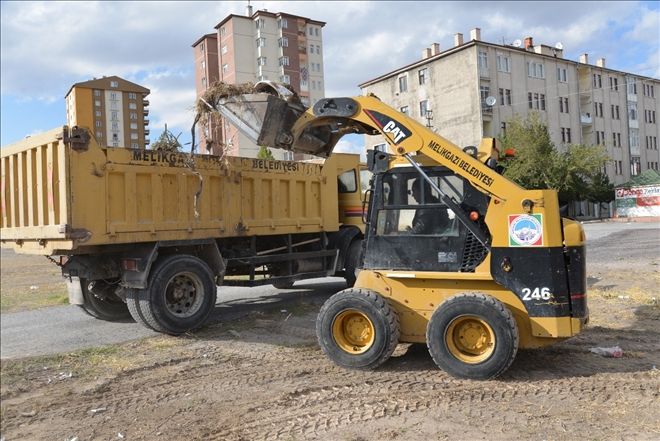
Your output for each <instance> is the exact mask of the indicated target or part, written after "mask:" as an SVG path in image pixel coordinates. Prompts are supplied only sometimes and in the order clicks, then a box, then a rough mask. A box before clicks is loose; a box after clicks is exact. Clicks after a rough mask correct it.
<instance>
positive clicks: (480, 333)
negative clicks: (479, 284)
mask: <svg viewBox="0 0 660 441" xmlns="http://www.w3.org/2000/svg"><path fill="white" fill-rule="evenodd" d="M426 344H427V346H428V348H429V353H430V354H431V357H432V358H433V361H435V364H437V365H438V367H439V368H440V369H442V370H444V371H445V372H447V373H448V374H450V375H452V376H454V377H459V378H468V379H475V380H486V379H489V378H495V377H497V376H498V375H500V374H502V373H503V372H504V371H506V370H507V369H508V368H509V366H510V365H511V363H512V362H513V359H514V358H515V357H516V352H517V351H518V328H517V326H516V321H515V319H514V318H513V314H511V311H509V309H508V308H507V307H506V306H504V305H503V304H502V303H501V302H499V301H498V300H496V299H494V298H493V297H490V296H487V295H484V294H478V293H466V294H459V295H456V296H453V297H450V298H449V299H447V300H446V301H445V302H444V303H442V304H441V305H440V306H439V307H438V308H437V309H436V310H435V312H434V313H433V315H432V316H431V320H430V321H429V324H428V326H427V328H426Z"/></svg>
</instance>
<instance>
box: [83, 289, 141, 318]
mask: <svg viewBox="0 0 660 441" xmlns="http://www.w3.org/2000/svg"><path fill="white" fill-rule="evenodd" d="M80 284H81V285H82V292H83V300H84V303H83V304H82V305H78V306H80V309H82V310H83V311H84V312H86V313H87V314H89V315H91V316H92V317H94V318H97V319H99V320H106V321H110V322H112V321H117V320H124V319H127V318H129V317H130V316H131V315H130V313H129V312H128V307H127V306H126V303H124V302H123V301H122V300H121V299H120V298H119V297H117V296H116V295H115V293H114V288H115V287H114V285H112V284H109V283H107V282H105V281H103V280H94V281H91V282H90V281H87V280H86V279H80ZM90 287H91V288H92V290H90Z"/></svg>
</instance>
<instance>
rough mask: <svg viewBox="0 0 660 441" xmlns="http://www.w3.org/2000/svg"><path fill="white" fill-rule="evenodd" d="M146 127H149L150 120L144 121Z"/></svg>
mask: <svg viewBox="0 0 660 441" xmlns="http://www.w3.org/2000/svg"><path fill="white" fill-rule="evenodd" d="M144 125H145V126H148V125H149V120H148V119H147V118H145V119H144Z"/></svg>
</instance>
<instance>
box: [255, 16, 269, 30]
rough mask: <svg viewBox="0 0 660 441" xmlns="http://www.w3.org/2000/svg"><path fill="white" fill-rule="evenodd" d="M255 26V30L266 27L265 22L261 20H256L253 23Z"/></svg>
mask: <svg viewBox="0 0 660 441" xmlns="http://www.w3.org/2000/svg"><path fill="white" fill-rule="evenodd" d="M254 24H255V26H256V27H257V29H263V28H264V26H265V25H266V22H265V20H264V19H263V18H258V19H256V20H255V21H254Z"/></svg>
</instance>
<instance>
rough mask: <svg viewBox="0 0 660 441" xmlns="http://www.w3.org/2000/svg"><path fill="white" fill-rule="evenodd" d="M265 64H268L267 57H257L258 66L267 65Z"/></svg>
mask: <svg viewBox="0 0 660 441" xmlns="http://www.w3.org/2000/svg"><path fill="white" fill-rule="evenodd" d="M265 65H266V57H259V58H257V66H265Z"/></svg>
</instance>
